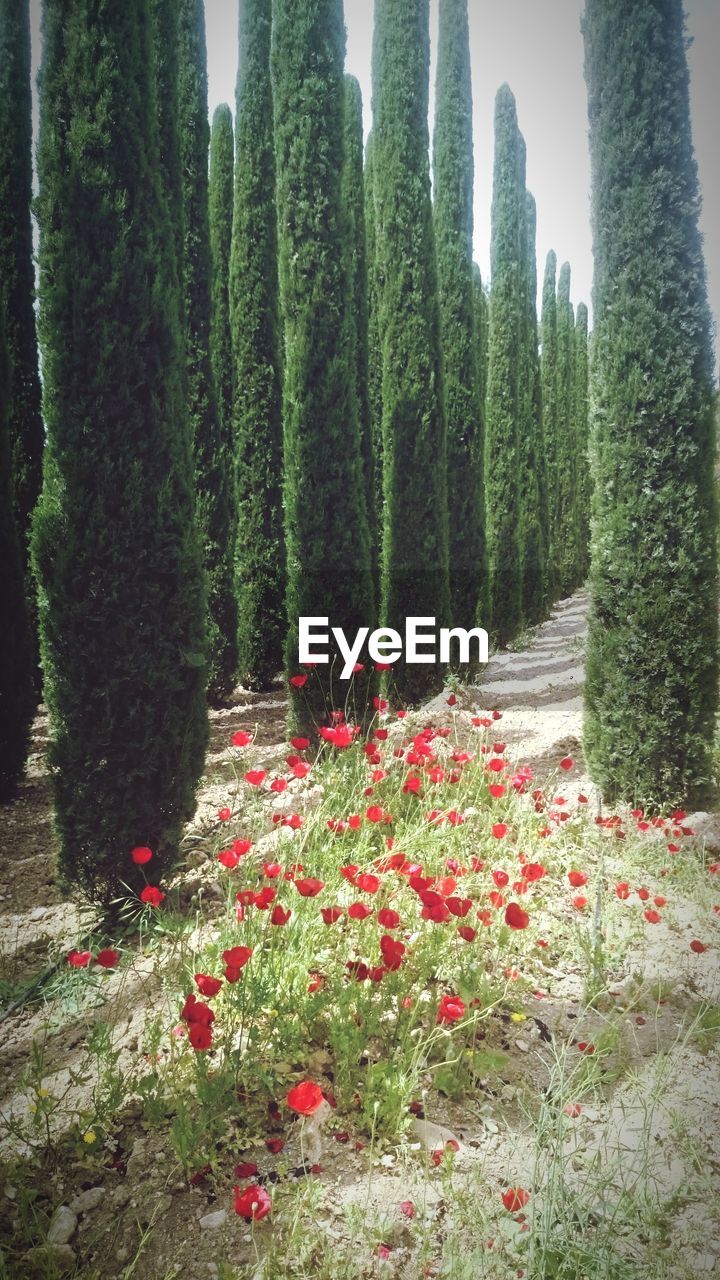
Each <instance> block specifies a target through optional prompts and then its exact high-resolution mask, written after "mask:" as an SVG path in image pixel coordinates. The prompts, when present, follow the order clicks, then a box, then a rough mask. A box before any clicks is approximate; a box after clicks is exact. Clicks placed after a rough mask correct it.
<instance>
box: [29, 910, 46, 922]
mask: <svg viewBox="0 0 720 1280" xmlns="http://www.w3.org/2000/svg"><path fill="white" fill-rule="evenodd" d="M49 910H50V908H49V907H33V909H32V911H31V912H30V919H31V920H42V919H43V918H44V917H45V916H46V915H47V913H48V911H49Z"/></svg>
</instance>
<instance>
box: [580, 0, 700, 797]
mask: <svg viewBox="0 0 720 1280" xmlns="http://www.w3.org/2000/svg"><path fill="white" fill-rule="evenodd" d="M584 34H585V73H586V79H587V84H588V92H589V117H590V157H591V169H592V225H593V236H594V250H595V280H594V289H593V311H594V333H593V358H592V362H591V382H592V391H591V404H592V428H591V437H592V454H593V472H594V479H595V489H594V497H593V540H592V569H591V584H592V608H591V617H590V635H589V650H588V667H587V681H586V685H585V691H586V729H585V748H586V754H587V758H588V762H589V765H590V768H591V771H592V776H593V778H594V779H595V781H596V782H597V783H598V784H599V785H600V786H601V787H602V788H603V789H604V791H605V792H606V793H607V794H609V795H620V796H627V797H632V798H633V799H637V801H638V802H639V803H643V802H644V803H651V802H652V803H658V802H663V803H667V804H675V803H676V802H678V801H682V800H685V799H686V798H687V797H688V796H690V795H692V793H693V792H696V791H697V790H699V789H701V788H702V787H703V786H704V784H705V783H706V782H707V780H708V778H709V776H710V767H711V764H710V761H711V752H712V745H713V737H714V731H715V714H716V709H717V702H718V645H717V598H718V581H717V516H716V502H715V480H714V476H713V466H714V461H715V456H716V455H715V439H714V422H713V358H712V338H711V320H710V312H709V308H708V300H707V289H706V282H705V268H704V264H703V255H702V241H701V238H700V234H699V231H698V182H697V169H696V164H695V160H694V155H693V145H692V136H691V128H690V107H689V93H688V68H687V56H686V44H685V30H684V20H683V8H682V3H681V0H637V3H635V4H632V5H627V4H625V3H623V2H622V0H588V3H587V6H586V11H585V19H584Z"/></svg>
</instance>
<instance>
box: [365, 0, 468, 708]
mask: <svg viewBox="0 0 720 1280" xmlns="http://www.w3.org/2000/svg"><path fill="white" fill-rule="evenodd" d="M428 24H429V12H428V0H377V3H376V5H375V32H374V40H373V64H372V80H373V169H374V173H373V184H374V190H375V215H376V254H377V261H378V271H379V287H380V295H379V304H380V305H379V319H380V338H381V343H382V354H383V383H382V396H383V450H384V493H385V507H384V538H383V541H384V559H383V609H382V613H383V621H384V622H385V623H387V624H388V625H389V626H390V627H394V628H396V629H397V630H399V631H400V632H402V631H403V630H404V623H405V618H406V617H407V616H408V615H421V616H423V615H425V616H429V617H435V618H436V620H437V623H438V625H446V623H447V622H448V620H449V618H450V615H451V607H450V582H449V564H448V495H447V439H446V430H445V407H444V393H443V383H442V361H441V354H440V317H439V304H438V292H437V269H436V263H435V241H434V235H433V222H432V206H431V201H430V172H429V158H428V149H429V135H428V124H427V116H428V95H429V73H430V48H429V43H430V42H429V32H428ZM441 680H442V669H441V668H440V667H439V666H435V665H431V664H428V665H424V666H422V665H419V666H409V665H399V666H397V667H396V669H395V683H396V686H397V689H398V691H399V694H400V696H401V697H402V698H405V699H407V700H409V701H416V700H418V699H419V698H421V697H422V696H423V695H424V694H426V693H429V692H431V691H432V690H434V689H436V688H438V687H440V682H441Z"/></svg>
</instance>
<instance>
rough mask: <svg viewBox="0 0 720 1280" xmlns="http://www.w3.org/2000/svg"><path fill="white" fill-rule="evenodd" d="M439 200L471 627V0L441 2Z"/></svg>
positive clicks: (479, 605) (448, 385)
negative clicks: (469, 26) (468, 10)
mask: <svg viewBox="0 0 720 1280" xmlns="http://www.w3.org/2000/svg"><path fill="white" fill-rule="evenodd" d="M433 172H434V181H433V194H434V215H435V217H434V224H435V243H436V249H437V266H438V291H439V298H440V333H441V339H442V356H443V375H444V387H445V414H446V423H447V459H448V462H447V468H448V497H449V501H450V504H451V506H452V513H453V518H452V521H450V532H449V555H450V593H451V605H452V621H453V623H454V624H455V625H457V626H469V625H470V624H471V623H472V622H474V620H475V618H476V615H477V614H478V613H479V612H480V613H481V614H483V615H484V613H485V609H484V607H483V602H482V597H483V594H484V592H485V590H486V583H487V561H486V549H485V487H484V475H483V466H482V462H483V444H484V438H483V417H482V404H481V401H480V387H479V384H478V379H477V365H476V353H475V340H476V339H475V315H474V296H473V261H472V247H473V181H474V164H473V138H472V79H471V72H470V34H469V29H468V12H467V0H441V2H440V34H439V41H438V63H437V88H436V96H435V131H434V134H433Z"/></svg>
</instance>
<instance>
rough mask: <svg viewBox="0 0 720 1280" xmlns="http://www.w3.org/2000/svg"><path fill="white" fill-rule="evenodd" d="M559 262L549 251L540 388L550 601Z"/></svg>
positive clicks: (553, 585)
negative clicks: (557, 279) (557, 277)
mask: <svg viewBox="0 0 720 1280" xmlns="http://www.w3.org/2000/svg"><path fill="white" fill-rule="evenodd" d="M556 274H557V258H556V256H555V252H554V250H553V249H551V250H550V252H549V253H548V256H547V260H546V262H545V275H544V277H543V293H542V358H541V361H540V386H541V392H542V415H543V418H542V420H543V444H544V449H545V476H546V482H547V550H546V559H545V563H546V580H547V590H548V595H549V599H550V601H554V600H557V598H558V578H557V570H556V557H557V538H558V532H557V529H558V481H557V469H558V438H557V431H558V332H557V292H556Z"/></svg>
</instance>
